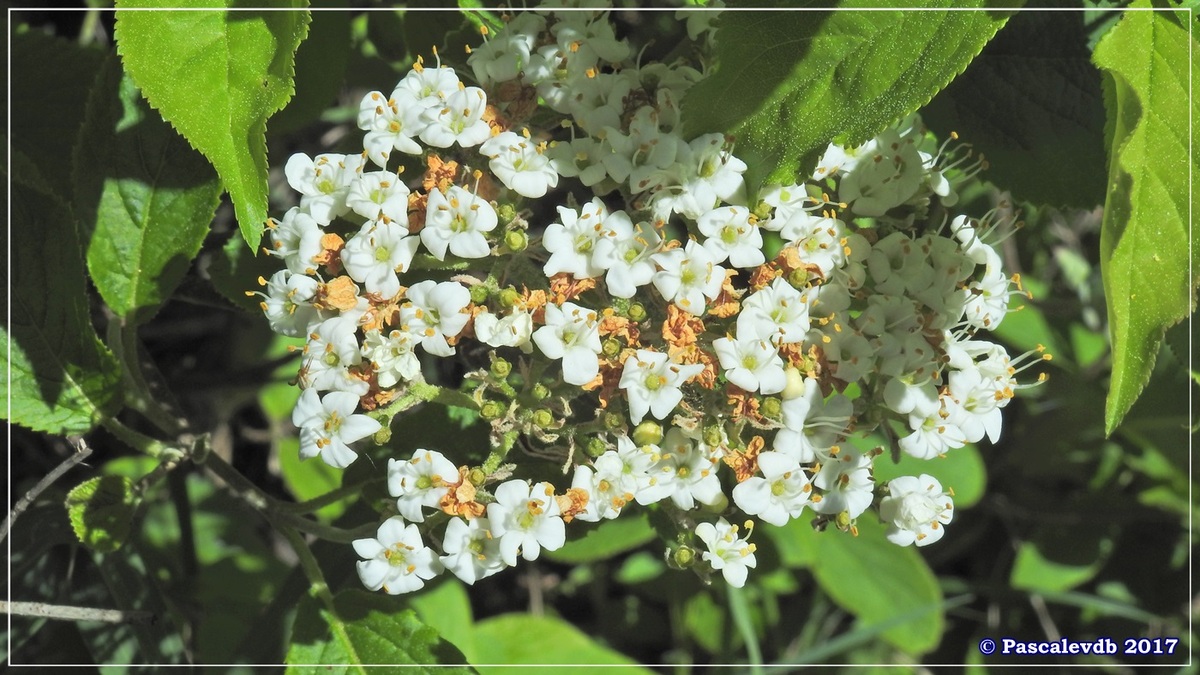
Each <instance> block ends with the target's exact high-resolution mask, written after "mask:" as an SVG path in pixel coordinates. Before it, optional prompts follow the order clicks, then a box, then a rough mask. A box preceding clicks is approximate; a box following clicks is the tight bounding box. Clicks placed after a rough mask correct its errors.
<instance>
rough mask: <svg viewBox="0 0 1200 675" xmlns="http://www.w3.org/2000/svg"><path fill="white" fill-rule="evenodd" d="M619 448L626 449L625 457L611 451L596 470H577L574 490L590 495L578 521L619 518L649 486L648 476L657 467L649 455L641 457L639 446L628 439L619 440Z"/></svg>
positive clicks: (598, 460)
mask: <svg viewBox="0 0 1200 675" xmlns="http://www.w3.org/2000/svg"><path fill="white" fill-rule="evenodd" d="M617 445H618V447H620V448H621V449H622V452H621V453H618V452H617V451H615V450H608V451H606V452H605V453H604V454H602V455H600V456H599V457H597V458H596V459H595V460H594V461H593V462H592V466H587V465H586V464H581V465H579V466H577V467H575V476H574V478H572V480H571V487H574V488H580V489H583V490H586V491H587V493H588V502H587V505H586V506H585V507H584V509H583V511H581V512H579V513H578V514H577V515H576V516H575V517H576V518H578V519H580V520H583V521H587V522H597V521H599V520H601V519H610V518H616V517H617V516H619V515H621V509H623V508H625V505H626V504H628V503H629V502H632V501H634V500H635V499H636V498H637V494H638V492H639V491H640V490H641V486H642V485H644V484H646V483H647V482H648V479H649V473H648V472H649V469H650V467H651V465H652V464H653V460H652V459H651V458H650V455H649V453H644V454H638V452H637V450H638V448H637V446H635V445H634V443H633V441H631V440H630V439H629V437H628V436H620V437H618V438H617ZM630 448H632V449H633V450H632V451H630V450H629V449H630Z"/></svg>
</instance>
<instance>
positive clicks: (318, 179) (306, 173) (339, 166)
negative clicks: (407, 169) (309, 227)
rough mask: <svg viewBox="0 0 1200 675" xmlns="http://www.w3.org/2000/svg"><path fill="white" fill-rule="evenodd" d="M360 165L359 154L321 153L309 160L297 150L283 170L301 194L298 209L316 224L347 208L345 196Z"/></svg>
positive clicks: (360, 158)
mask: <svg viewBox="0 0 1200 675" xmlns="http://www.w3.org/2000/svg"><path fill="white" fill-rule="evenodd" d="M362 165H363V158H362V156H361V155H336V154H324V155H317V157H316V159H310V158H309V157H308V155H305V154H302V153H296V154H294V155H292V156H291V157H289V158H288V161H287V164H286V165H285V166H284V167H283V173H284V175H285V176H287V181H288V185H291V186H292V189H293V190H295V191H296V192H299V193H300V194H301V195H303V196H302V197H301V198H300V208H301V209H304V210H305V211H307V212H308V213H309V215H311V216H312V218H313V220H315V221H317V223H319V224H321V225H328V224H329V223H331V222H333V219H334V218H336V217H338V216H340V215H342V214H343V213H345V212H346V211H348V210H349V207H348V206H346V195H347V193H349V192H350V184H351V182H353V181H354V179H355V178H356V177H357V175H358V173H359V172H360V171H361V170H362Z"/></svg>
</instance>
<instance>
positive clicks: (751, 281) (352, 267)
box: [263, 10, 1048, 593]
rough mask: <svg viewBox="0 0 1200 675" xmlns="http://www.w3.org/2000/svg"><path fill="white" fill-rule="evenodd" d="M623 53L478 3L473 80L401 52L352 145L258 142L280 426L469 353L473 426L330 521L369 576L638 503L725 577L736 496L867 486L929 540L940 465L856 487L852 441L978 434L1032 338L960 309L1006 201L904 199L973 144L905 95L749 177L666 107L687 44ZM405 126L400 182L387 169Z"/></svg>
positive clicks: (389, 388)
mask: <svg viewBox="0 0 1200 675" xmlns="http://www.w3.org/2000/svg"><path fill="white" fill-rule="evenodd" d="M694 32H695V34H694V35H691V38H692V39H695V40H699V42H698V48H697V50H696V53H703V44H704V43H705V40H706V39H707V37H708V36H707V35H705V30H704V27H703V26H702V25H699V24H697V27H696V30H695V31H694ZM634 53H635V50H634V49H633V48H632V46H631V45H629V44H628V43H627V42H626V41H625V40H623V39H619V38H618V37H616V32H615V30H614V27H613V25H612V24H611V23H610V21H609V16H608V14H607V13H604V12H565V11H553V10H550V11H545V12H525V13H520V14H517V15H515V16H512V17H507V22H506V25H505V27H504V29H503V30H501V31H498V32H497V34H494V35H489V36H488V40H487V41H486V42H485V43H484V44H483V45H482V46H480V47H479V48H477V49H475V50H474V51H473V52H472V53H471V55H470V57H469V58H468V60H467V63H468V65H469V66H470V67H471V69H472V71H473V76H474V77H473V79H474V84H472V85H468V84H466V83H464V82H463V81H462V79H461V77H462V74H461V73H459V72H456V71H455V70H454V69H452V68H450V67H447V66H443V65H441V64H440V63H439V64H438V65H437V66H436V67H431V66H426V65H425V64H424V63H423V62H421V61H420V60H419V61H418V63H417V64H416V65H415V66H414V67H413V69H412V71H411V72H409V73H408V74H407V75H405V76H404V78H403V79H402V80H401V81H400V82H399V84H398V85H397V86H396V88H395V89H394V90H393V91H392V93H391V94H390V95H385V94H383V93H381V92H371V93H369V94H368V95H366V96H365V97H364V99H363V101H362V105H361V110H360V114H359V116H358V126H359V127H360V128H361V129H362V130H363V131H364V132H365V137H364V141H363V151H362V152H361V153H360V154H353V155H333V154H325V155H318V156H317V157H316V158H309V157H307V156H305V155H295V156H293V157H292V158H291V159H290V160H289V161H288V163H287V167H286V170H285V173H286V175H287V178H288V181H289V184H290V185H291V186H292V187H293V188H294V189H295V190H296V191H297V192H299V193H300V194H301V199H300V203H299V205H298V206H297V207H295V208H292V209H291V210H290V211H288V212H287V214H286V215H285V216H284V217H283V219H282V220H281V221H279V222H273V223H271V233H270V244H271V246H270V248H269V249H268V251H269V252H270V253H271V254H273V255H276V256H278V257H279V258H280V259H281V260H282V262H283V263H284V269H281V270H280V271H279V272H277V273H276V274H275V275H274V276H272V277H271V279H269V280H263V283H264V285H265V286H266V293H265V296H264V302H263V308H264V311H265V312H266V315H267V318H268V320H269V321H270V323H271V325H272V327H273V328H274V329H275V330H276V331H278V332H280V333H282V334H284V335H292V336H301V335H303V336H306V337H307V342H306V345H305V346H304V348H303V363H302V366H301V369H300V372H299V377H298V384H299V386H300V387H302V388H303V390H304V391H303V395H302V396H301V398H300V402H299V404H298V405H297V407H296V411H295V414H294V416H293V421H294V422H295V424H296V426H297V427H298V428H299V429H300V439H301V449H300V452H301V455H302V456H304V457H306V458H308V457H318V456H319V457H320V458H321V459H322V460H324V461H326V462H328V463H329V464H330V465H332V466H335V467H340V468H344V467H346V466H347V465H349V464H350V463H351V462H353V461H354V460H355V458H356V457H357V453H356V451H355V450H354V448H353V446H354V445H355V444H356V443H360V442H362V441H364V440H365V439H367V438H368V437H373V438H375V439H376V440H377V441H380V442H386V441H384V439H385V438H386V437H387V436H388V434H387V429H386V426H385V425H386V424H388V423H390V421H391V417H392V415H393V414H394V412H395V411H396V410H397V409H398V407H397V406H401V407H402V406H404V405H408V402H409V401H411V400H413V399H414V397H416V398H421V399H422V400H429V399H430V398H434V397H436V396H437V395H438V392H442V391H445V390H442V389H439V388H437V387H434V386H431V385H430V384H428V383H426V382H425V380H424V373H425V372H426V371H427V369H426V368H424V367H423V366H425V365H428V362H429V361H430V360H432V359H435V358H438V359H456V360H458V361H460V362H462V363H463V364H464V365H465V366H466V370H467V374H466V377H465V379H464V380H463V382H462V383H461V385H459V384H454V385H453V386H454V387H455V388H457V389H458V391H457V392H456V393H455V395H456V396H458V398H456V399H455V400H456V401H458V402H459V403H460V404H463V405H469V406H470V407H473V408H476V409H477V410H478V411H479V415H480V417H481V418H482V419H483V420H484V421H485V422H486V423H487V424H489V425H490V426H491V440H492V443H491V447H489V448H403V449H402V450H401V452H402V453H403V456H407V457H408V459H402V460H397V459H393V460H391V461H389V463H388V470H387V471H388V487H389V491H390V493H391V495H392V496H393V497H394V498H395V499H396V505H395V511H394V514H395V515H391V516H390V517H389V518H388V519H387V520H385V521H384V522H383V524H382V525H381V526H380V528H379V531H378V535H377V537H376V538H374V539H363V540H360V541H357V542H355V549H356V550H357V551H358V553H359V554H360V556H361V557H362V558H363V560H362V561H361V562H360V563H359V572H360V575H361V578H362V581H363V583H364V584H365V585H366V586H367V587H369V588H371V589H383V590H385V591H386V592H389V593H402V592H406V591H411V590H415V589H417V588H420V587H421V586H422V585H423V584H424V581H425V580H427V579H430V578H432V577H433V576H434V575H436V574H439V573H440V572H442V571H443V570H447V569H448V570H450V571H451V572H452V573H453V574H455V575H456V576H458V577H459V578H461V579H462V580H464V581H466V582H467V583H474V582H475V581H476V580H477V579H480V578H483V577H486V576H489V575H491V574H494V573H496V572H499V571H500V570H502V569H505V568H506V567H510V566H513V565H516V564H517V559H518V557H523V558H525V559H526V560H533V559H536V558H537V557H538V556H539V554H540V552H541V550H542V549H547V550H554V549H557V548H558V547H560V546H562V545H563V544H564V543H565V541H566V528H565V525H566V524H567V523H570V522H572V521H573V520H580V521H585V522H596V521H601V520H606V519H612V518H617V517H619V516H621V514H622V513H625V512H626V511H628V510H630V509H635V508H656V509H666V510H669V511H670V513H671V515H672V516H673V518H672V520H673V522H675V523H676V524H677V526H678V527H679V530H680V533H681V536H682V537H683V539H684V540H686V542H687V543H686V544H685V545H683V547H682V548H680V547H679V546H678V545H676V547H675V549H674V553H673V560H675V562H681V561H683V562H686V563H687V564H688V565H689V566H691V567H693V568H694V569H696V570H697V571H699V572H700V573H701V574H705V575H707V574H709V573H711V572H712V571H720V572H721V573H722V574H723V576H724V578H725V579H726V581H727V582H729V583H731V584H733V585H737V586H740V585H742V584H743V583H745V580H746V578H747V574H748V568H752V567H754V566H755V564H756V559H755V555H754V545H753V544H751V543H749V541H748V537H749V534H750V532H751V531H752V529H753V523H754V519H758V520H761V521H764V522H766V523H769V524H771V525H784V524H786V523H787V522H788V521H789V520H791V519H793V518H797V517H799V516H800V515H801V514H802V513H803V512H804V511H805V510H806V509H807V510H810V511H812V512H814V513H815V514H816V522H817V523H818V524H826V523H834V524H836V525H837V527H838V528H840V529H843V530H846V531H852V532H856V529H855V526H854V523H855V520H856V519H857V518H858V517H860V516H861V515H862V514H863V513H864V512H866V511H867V510H869V509H872V507H874V510H876V511H877V512H878V514H879V517H881V518H882V519H883V520H884V522H885V523H886V525H887V526H888V535H887V536H888V538H889V539H890V540H891V541H893V542H895V543H897V544H900V545H909V544H915V545H918V546H921V545H925V544H929V543H932V542H934V541H937V540H938V539H939V538H940V537H941V536H942V534H943V532H944V526H945V525H946V524H947V523H949V522H950V520H951V517H952V514H953V500H952V498H951V495H952V494H953V493H952V491H951V490H949V489H948V488H947V489H943V487H942V485H941V484H940V483H939V482H938V481H937V480H936V479H935V478H933V477H932V476H930V475H927V474H923V475H921V476H919V477H913V476H905V477H901V478H897V479H895V480H893V481H891V482H890V483H888V484H887V485H882V486H881V485H876V483H875V481H874V479H873V474H872V467H873V463H874V462H875V461H876V460H877V459H878V458H879V457H880V456H881V455H884V454H886V453H885V451H884V450H883V449H881V448H876V449H874V450H871V451H863V450H860V449H858V448H857V447H855V446H854V445H852V444H850V443H849V439H850V438H851V437H852V436H855V435H866V434H871V433H878V434H880V435H882V436H883V437H885V438H888V439H889V440H890V441H891V442H892V448H891V450H892V454H893V455H894V456H897V457H898V456H899V454H900V453H907V454H909V455H912V456H915V457H918V458H922V459H933V458H937V457H939V456H941V455H944V454H946V453H947V452H951V451H953V450H954V449H955V448H959V447H962V446H963V445H965V444H967V443H974V442H977V441H980V440H981V439H982V438H983V437H985V436H987V437H988V438H989V439H990V440H992V441H995V440H996V439H997V437H998V435H999V433H1000V427H1001V423H1002V416H1001V409H1002V408H1003V407H1004V406H1005V405H1006V404H1007V403H1008V402H1009V401H1010V400H1011V399H1012V397H1013V395H1014V392H1015V391H1016V390H1017V389H1019V388H1020V387H1022V386H1026V385H1022V384H1020V383H1018V381H1017V375H1018V373H1019V372H1020V370H1022V369H1023V368H1024V367H1026V366H1028V365H1029V364H1031V363H1033V362H1035V361H1036V360H1037V359H1038V358H1039V357H1040V358H1048V356H1045V355H1041V354H1040V352H1035V353H1031V354H1027V355H1024V356H1021V357H1018V358H1010V357H1009V355H1008V353H1007V352H1006V351H1005V350H1004V348H1003V347H1001V346H1000V345H997V344H994V343H991V342H988V341H986V340H984V339H982V338H981V337H980V336H979V332H980V331H981V330H986V329H991V328H994V327H995V326H997V325H998V324H999V323H1000V322H1001V321H1002V320H1003V319H1004V316H1005V314H1006V312H1007V311H1008V308H1009V299H1010V296H1011V295H1014V294H1018V293H1022V291H1021V290H1020V284H1019V279H1017V278H1016V277H1011V278H1010V277H1008V276H1006V275H1005V274H1004V272H1003V269H1002V265H1001V258H1000V256H999V255H998V254H997V252H996V250H995V248H994V245H995V243H996V242H997V240H998V236H996V233H997V232H1007V231H1009V230H1011V229H1012V227H1011V225H1012V223H1011V222H1010V221H1006V220H1003V219H1000V218H997V217H995V216H994V215H989V216H985V217H984V218H982V219H978V220H975V219H971V218H968V217H966V216H959V217H956V218H953V219H950V218H949V217H943V218H942V219H941V221H940V222H937V221H936V219H935V218H933V217H931V214H933V213H944V212H945V209H946V208H947V207H950V206H952V205H953V204H954V203H955V202H956V192H955V186H956V185H958V184H961V181H962V180H964V179H965V178H969V177H970V176H971V175H973V174H974V173H975V172H977V171H979V170H980V169H982V168H984V166H985V163H984V161H983V160H982V158H979V157H974V156H972V154H971V150H970V148H969V146H966V145H964V144H956V145H952V142H953V141H954V139H952V140H951V141H948V142H947V144H944V145H942V146H941V147H938V146H937V145H936V143H935V141H934V140H933V138H932V136H931V135H930V134H929V133H928V132H927V131H926V129H925V128H924V127H923V126H922V125H921V122H920V119H919V118H917V117H915V116H913V117H910V118H908V119H905V120H902V121H901V122H900V123H899V124H898V125H896V126H895V127H893V128H891V129H888V130H887V131H885V132H884V133H883V134H881V135H880V136H879V137H877V138H875V139H873V140H871V141H870V142H868V143H866V144H864V145H862V146H859V147H856V148H846V147H841V146H837V145H831V146H830V147H829V150H828V151H827V152H826V153H825V155H824V157H823V158H822V160H821V162H820V164H819V166H818V168H817V170H816V172H815V174H814V175H813V176H811V177H810V178H809V179H807V180H804V181H800V182H797V183H795V184H791V185H784V186H778V185H776V186H768V187H767V188H765V189H763V190H762V191H760V192H759V193H758V194H754V195H747V194H746V186H745V184H744V181H743V180H742V174H743V172H744V171H745V170H746V168H747V167H746V164H745V163H744V162H742V161H741V160H739V159H738V158H737V157H736V156H734V154H733V152H732V147H731V143H730V139H727V138H725V137H724V136H721V135H719V134H709V135H704V136H701V137H699V138H694V139H686V138H684V137H683V136H682V135H681V133H680V124H679V118H680V110H679V105H678V102H679V101H680V100H681V98H682V95H683V94H684V93H685V92H686V90H687V89H688V87H690V86H691V85H692V84H694V83H695V82H696V81H697V80H698V79H699V78H700V71H699V70H698V69H697V68H695V67H693V65H689V64H688V63H685V62H674V63H649V64H643V63H632V62H630V61H629V58H630V56H631V55H632V54H634ZM697 65H698V64H697ZM533 119H538V120H541V122H540V126H538V127H531V126H528V123H529V122H530V121H531V120H533ZM544 120H551V123H546V122H545V121H544ZM405 155H407V156H413V157H414V158H419V161H420V163H421V165H423V166H424V167H425V171H424V173H423V175H421V176H419V177H418V178H416V179H414V180H412V181H406V180H404V179H403V178H401V175H400V172H399V171H393V170H391V169H389V164H392V165H395V164H397V162H396V161H395V160H397V157H398V156H405ZM551 206H552V207H554V208H550V207H551ZM935 207H936V208H935ZM321 392H325V393H324V394H321ZM360 411H364V412H360ZM395 443H398V441H396V442H394V444H395ZM514 449H519V450H520V451H521V452H520V453H519V454H518V453H512V452H511V451H512V450H514ZM410 453H411V454H410ZM548 464H552V465H553V466H554V467H556V468H558V469H560V470H561V475H562V476H563V478H562V480H561V481H556V482H546V481H541V482H536V483H534V482H532V481H531V480H529V479H527V478H524V477H522V475H521V474H522V473H527V475H537V476H544V475H545V468H546V466H547V465H548ZM430 514H434V515H436V517H430V518H428V519H427V516H429V515H430ZM734 514H738V515H734ZM725 516H730V517H731V518H733V519H734V520H735V521H736V522H744V523H745V524H744V525H743V526H742V527H739V526H737V525H731V524H730V522H729V520H727V519H726V517H725ZM746 517H749V519H747V518H746ZM434 528H438V530H439V531H440V535H439V534H438V532H436V531H435V530H434ZM426 540H428V541H429V542H431V543H429V544H427V543H426ZM676 541H678V539H677V540H676ZM693 544H694V545H695V549H693V548H692V545H693ZM701 546H703V551H701V549H700V547H701ZM692 550H696V551H701V554H700V555H698V556H697V555H695V554H693V553H691V551H692ZM681 551H682V552H683V553H684V554H685V555H680V553H681ZM702 563H703V564H702Z"/></svg>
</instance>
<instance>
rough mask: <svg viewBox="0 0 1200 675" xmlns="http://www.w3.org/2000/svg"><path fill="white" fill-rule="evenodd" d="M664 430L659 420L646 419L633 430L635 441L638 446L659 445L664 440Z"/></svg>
mask: <svg viewBox="0 0 1200 675" xmlns="http://www.w3.org/2000/svg"><path fill="white" fill-rule="evenodd" d="M662 439H663V430H662V427H661V426H660V425H659V424H658V422H652V421H650V420H646V421H645V422H642V423H641V424H639V425H637V427H636V428H635V429H634V430H633V442H634V443H637V445H638V447H641V446H643V445H658V444H659V443H661V442H662Z"/></svg>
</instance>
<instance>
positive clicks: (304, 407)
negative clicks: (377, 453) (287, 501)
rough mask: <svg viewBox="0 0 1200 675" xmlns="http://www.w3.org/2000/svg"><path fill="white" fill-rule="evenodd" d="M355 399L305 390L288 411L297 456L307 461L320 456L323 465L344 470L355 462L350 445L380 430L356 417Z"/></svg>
mask: <svg viewBox="0 0 1200 675" xmlns="http://www.w3.org/2000/svg"><path fill="white" fill-rule="evenodd" d="M357 409H358V397H357V396H355V395H354V394H350V393H347V392H344V391H331V392H329V393H328V394H325V396H323V397H322V396H320V395H319V394H317V390H315V389H305V390H304V392H303V393H301V394H300V400H299V401H297V402H296V408H295V409H294V410H292V424H295V425H296V427H297V428H298V429H300V456H301V457H303V458H304V459H310V458H312V457H316V456H318V455H320V457H321V459H323V460H325V463H326V464H328V465H330V466H332V467H336V468H338V469H344V468H346V467H348V466H350V463H351V462H353V461H354V460H355V459H358V454H357V453H356V452H354V451H353V450H351V449H350V444H351V443H354V442H355V441H360V440H362V439H364V438H366V437H367V436H371V435H372V434H374V433H375V432H377V431H379V430H380V429H382V428H383V426H382V425H381V424H380V423H379V422H378V421H377V420H375V419H374V418H371V417H368V416H367V415H356V414H354V411H355V410H357Z"/></svg>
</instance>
